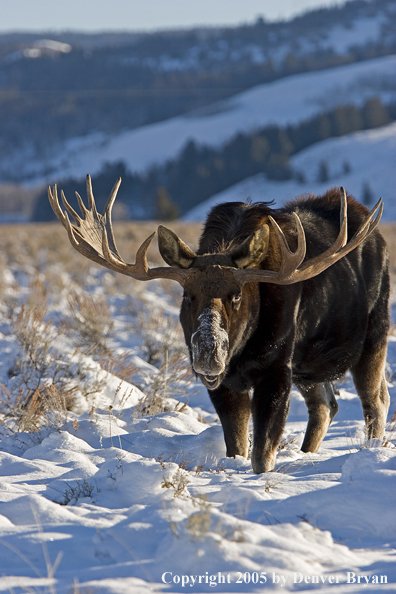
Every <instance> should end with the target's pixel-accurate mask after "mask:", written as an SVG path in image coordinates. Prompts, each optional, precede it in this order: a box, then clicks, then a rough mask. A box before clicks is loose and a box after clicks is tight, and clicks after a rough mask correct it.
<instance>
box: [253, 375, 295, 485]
mask: <svg viewBox="0 0 396 594" xmlns="http://www.w3.org/2000/svg"><path fill="white" fill-rule="evenodd" d="M290 390H291V374H290V371H289V370H288V369H286V370H284V371H282V370H279V369H278V370H277V371H276V372H275V373H273V374H271V375H267V376H266V377H265V379H264V380H261V381H260V383H259V384H258V385H257V386H256V387H255V390H254V394H253V401H252V414H253V449H252V467H253V470H254V472H255V473H256V474H260V473H262V472H269V471H270V470H273V468H274V466H275V455H276V449H277V447H278V445H279V442H280V440H281V437H282V433H283V429H284V427H285V424H286V419H287V414H288V412H289V406H290Z"/></svg>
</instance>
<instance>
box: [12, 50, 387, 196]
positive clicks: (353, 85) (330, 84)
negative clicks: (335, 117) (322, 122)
mask: <svg viewBox="0 0 396 594" xmlns="http://www.w3.org/2000/svg"><path fill="white" fill-rule="evenodd" d="M395 74H396V56H387V57H384V58H377V59H375V60H368V61H365V62H358V63H355V64H350V65H347V66H341V67H337V68H332V69H329V70H323V71H319V72H310V73H304V74H299V75H295V76H289V77H287V78H283V79H281V80H279V81H275V82H271V83H267V84H263V85H259V86H257V87H254V88H253V89H250V90H248V91H245V92H243V93H239V94H237V95H235V96H234V97H232V98H231V99H229V100H226V101H223V102H220V103H216V104H213V105H211V106H209V107H207V108H204V109H202V110H201V111H200V112H196V113H192V114H189V115H184V116H178V117H175V118H171V119H169V120H165V121H163V122H159V123H157V124H151V125H148V126H144V127H142V128H138V129H136V130H128V131H125V132H123V133H121V134H118V135H116V136H113V137H112V136H108V135H106V134H104V133H99V132H98V133H94V134H91V135H87V136H85V137H82V138H74V139H71V140H69V141H67V142H66V143H65V145H62V146H60V147H59V149H58V151H55V150H54V149H51V154H49V155H47V157H46V159H45V163H44V165H43V159H42V155H40V158H39V159H37V158H36V157H35V154H34V148H33V147H29V146H26V148H25V151H24V152H20V151H19V152H18V153H15V154H10V155H8V156H5V157H4V158H3V159H2V162H1V166H0V175H1V171H4V172H5V173H6V174H7V175H9V172H10V171H18V181H21V180H24V179H28V180H29V183H30V184H35V185H36V184H39V183H48V182H49V181H52V180H53V179H57V180H61V179H65V178H68V177H74V178H83V177H85V175H86V174H87V172H89V173H90V174H91V175H95V174H96V173H98V172H99V171H101V170H102V168H103V166H104V165H105V164H106V163H115V162H119V161H122V162H124V163H125V165H126V167H127V168H128V169H129V170H130V171H131V172H143V171H145V170H147V169H148V168H149V167H150V166H152V165H154V164H162V163H165V161H167V160H169V159H172V158H175V157H176V156H177V155H178V153H179V152H180V151H181V150H182V148H183V147H184V146H185V144H186V143H187V142H188V141H189V140H194V141H195V142H197V143H198V144H203V145H207V146H214V147H219V146H221V145H222V144H223V143H225V142H226V141H227V140H229V139H230V138H231V137H233V136H235V135H236V134H237V133H238V132H247V131H251V130H257V129H259V128H262V127H264V126H267V125H269V124H276V125H279V126H285V125H287V124H297V123H298V122H301V121H302V120H305V119H308V118H310V117H312V116H314V115H315V114H317V113H320V112H323V111H327V110H330V109H333V108H334V107H336V106H337V105H342V104H348V105H362V104H363V103H364V102H365V101H366V100H367V99H368V98H369V97H379V98H381V99H382V101H384V102H385V103H388V102H390V101H394V100H395V87H394V85H393V82H390V81H394V80H395Z"/></svg>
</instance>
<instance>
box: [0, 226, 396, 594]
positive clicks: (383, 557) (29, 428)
mask: <svg viewBox="0 0 396 594" xmlns="http://www.w3.org/2000/svg"><path fill="white" fill-rule="evenodd" d="M31 229H33V230H31V231H30V232H29V233H27V231H26V230H24V229H23V228H15V229H9V230H8V231H7V232H6V231H3V236H2V238H0V243H1V248H2V250H1V253H2V261H1V262H0V275H1V277H2V282H1V284H0V289H1V300H0V311H1V314H0V343H1V353H2V355H1V359H0V381H1V382H2V387H1V416H0V432H1V442H0V592H11V593H14V594H19V593H21V592H35V593H47V592H48V593H51V594H55V593H57V594H61V593H62V594H63V593H64V594H66V593H67V594H69V593H73V594H77V593H80V594H89V593H91V594H92V593H95V594H96V593H98V594H113V593H114V594H115V593H117V594H123V593H125V594H130V593H134V594H135V593H145V592H162V591H163V592H186V591H187V592H216V591H219V592H263V591H266V590H277V589H278V590H281V591H299V592H303V591H308V590H311V589H313V588H320V589H321V592H323V593H329V592H333V591H334V592H337V593H338V592H339V593H345V594H347V593H361V592H366V591H367V592H381V593H382V592H391V591H392V592H394V591H396V555H395V548H396V536H395V535H396V509H395V492H396V448H395V444H396V428H395V422H394V420H393V422H391V417H392V415H394V413H395V407H396V387H393V385H392V380H393V379H394V377H395V370H396V337H395V336H394V335H393V336H390V338H389V352H388V369H387V374H388V379H389V382H390V384H389V386H390V388H389V389H390V394H391V408H390V416H389V419H390V422H389V425H388V432H387V439H386V442H385V443H384V444H382V443H379V442H374V443H367V442H366V441H365V437H364V430H363V426H364V423H363V418H362V411H361V406H360V402H359V399H358V397H357V396H356V393H355V390H354V387H353V385H352V383H351V382H350V381H349V378H348V377H347V378H345V379H344V381H343V382H341V383H340V385H339V388H340V396H339V405H340V410H339V413H338V415H337V417H336V419H335V421H334V422H333V424H332V426H331V428H330V430H329V432H328V435H327V437H326V439H325V441H324V443H323V445H322V447H321V449H320V452H319V453H318V454H303V453H302V452H301V451H300V450H299V446H300V445H301V442H302V437H303V432H304V429H305V425H306V421H307V415H306V409H305V404H304V402H303V400H302V398H301V396H299V395H298V393H297V392H296V391H293V393H292V403H291V410H290V415H289V419H288V422H287V426H286V430H285V433H284V436H283V440H282V442H281V445H280V447H279V451H278V456H277V463H276V468H275V471H274V472H270V473H267V474H262V475H255V474H253V472H252V470H251V466H250V461H248V460H245V459H242V458H237V459H226V458H225V457H224V456H225V447H224V442H223V434H222V429H221V426H220V424H219V422H218V419H217V417H216V414H215V413H214V410H213V407H212V406H211V403H210V400H209V397H208V395H207V393H206V390H205V389H203V387H202V386H200V385H199V384H197V383H196V382H195V380H193V378H191V376H190V375H189V366H188V362H187V360H186V355H185V348H184V345H183V339H182V336H181V332H180V328H179V325H178V323H177V320H176V316H177V311H178V306H179V300H180V294H179V291H178V289H177V287H174V286H173V285H172V284H170V285H168V284H166V283H163V282H157V281H153V282H151V283H138V282H136V281H132V280H129V279H126V278H125V277H121V276H118V277H117V276H115V275H113V274H112V273H109V272H106V271H103V270H100V269H98V268H95V267H93V266H92V267H91V265H90V263H88V262H86V261H85V260H84V259H83V258H82V257H81V256H79V255H78V254H75V253H74V252H73V251H72V248H71V247H70V246H69V245H68V244H67V243H66V239H65V238H63V236H62V241H61V242H60V241H59V236H60V235H61V234H62V233H63V230H62V229H61V228H60V225H59V226H53V227H52V226H48V227H46V229H47V231H46V234H44V233H42V232H41V231H40V233H37V232H35V231H34V228H31ZM35 233H36V236H37V235H39V238H38V239H37V237H36V238H35ZM44 235H45V236H44ZM134 235H135V232H134V231H133V230H130V231H129V235H128V234H127V237H126V239H128V238H129V240H130V239H131V238H133V237H134ZM63 240H64V241H63ZM16 245H18V248H17V249H16ZM129 249H131V248H129ZM121 251H122V252H123V253H126V252H125V249H122V246H121ZM132 251H133V250H132ZM129 253H130V252H129ZM394 313H395V312H394ZM394 321H395V320H394ZM393 331H394V330H393ZM51 386H53V387H51ZM49 409H50V410H49ZM66 409H69V410H66ZM359 576H360V577H359ZM359 582H360V583H359Z"/></svg>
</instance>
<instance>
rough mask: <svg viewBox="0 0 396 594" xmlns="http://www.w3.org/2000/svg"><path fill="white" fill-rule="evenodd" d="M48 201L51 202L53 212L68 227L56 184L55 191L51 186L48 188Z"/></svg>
mask: <svg viewBox="0 0 396 594" xmlns="http://www.w3.org/2000/svg"><path fill="white" fill-rule="evenodd" d="M48 199H49V201H50V204H51V208H52V210H53V211H54V213H55V214H56V216H57V217H58V219H59V220H60V222H61V223H62V225H63V226H64V227H66V222H65V214H64V213H63V211H62V209H61V207H60V204H59V199H58V189H57V187H56V184H54V187H53V189H51V186H48Z"/></svg>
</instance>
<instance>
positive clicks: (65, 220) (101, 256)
mask: <svg viewBox="0 0 396 594" xmlns="http://www.w3.org/2000/svg"><path fill="white" fill-rule="evenodd" d="M120 184H121V178H118V180H117V181H116V183H115V184H114V187H113V189H112V191H111V193H110V196H109V198H108V200H107V202H106V206H105V209H104V212H103V214H100V213H98V211H97V209H96V204H95V199H94V195H93V191H92V181H91V176H90V175H87V196H88V206H89V208H86V206H85V204H84V202H83V201H82V198H81V196H80V195H79V194H78V193H77V192H76V196H77V200H78V203H79V206H80V209H81V213H82V215H83V218H81V217H80V216H79V215H78V214H77V212H76V211H75V210H74V208H73V207H72V206H71V205H70V204H69V203H68V201H67V200H66V197H65V195H64V193H63V190H61V197H62V202H63V205H64V207H65V208H66V210H65V211H63V210H62V208H61V206H60V204H59V200H58V192H57V187H56V184H55V185H54V187H53V188H52V189H51V188H50V187H49V188H48V198H49V201H50V203H51V206H52V210H53V211H54V213H55V214H56V216H57V217H58V219H59V220H60V222H61V223H62V225H63V226H64V227H65V229H66V230H67V233H68V236H69V240H70V243H71V244H72V246H73V247H74V248H75V249H76V250H77V251H78V252H80V254H82V255H83V256H85V257H86V258H88V259H89V260H93V261H94V262H97V263H98V264H101V265H102V266H105V267H106V268H109V269H110V270H114V271H115V272H121V274H126V275H127V276H131V277H132V278H135V279H136V280H141V281H147V280H153V279H155V278H167V279H170V280H175V281H177V282H179V283H180V284H181V285H184V284H185V282H186V280H187V278H188V277H189V276H190V274H191V273H190V271H189V270H186V269H181V268H175V267H172V266H169V267H168V266H164V267H159V268H149V266H148V264H147V250H148V248H149V245H150V243H151V241H152V239H153V237H154V235H155V232H154V233H152V234H151V235H150V236H149V237H147V239H145V241H144V242H143V243H142V245H141V246H140V247H139V249H138V251H137V254H136V263H135V264H127V263H126V262H124V260H123V259H122V257H121V256H120V254H119V251H118V249H117V246H116V243H115V239H114V233H113V225H112V221H111V211H112V208H113V204H114V200H115V199H116V196H117V192H118V188H119V187H120ZM69 215H71V216H72V217H73V219H74V221H75V222H74V224H72V223H71V222H70V219H69Z"/></svg>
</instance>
